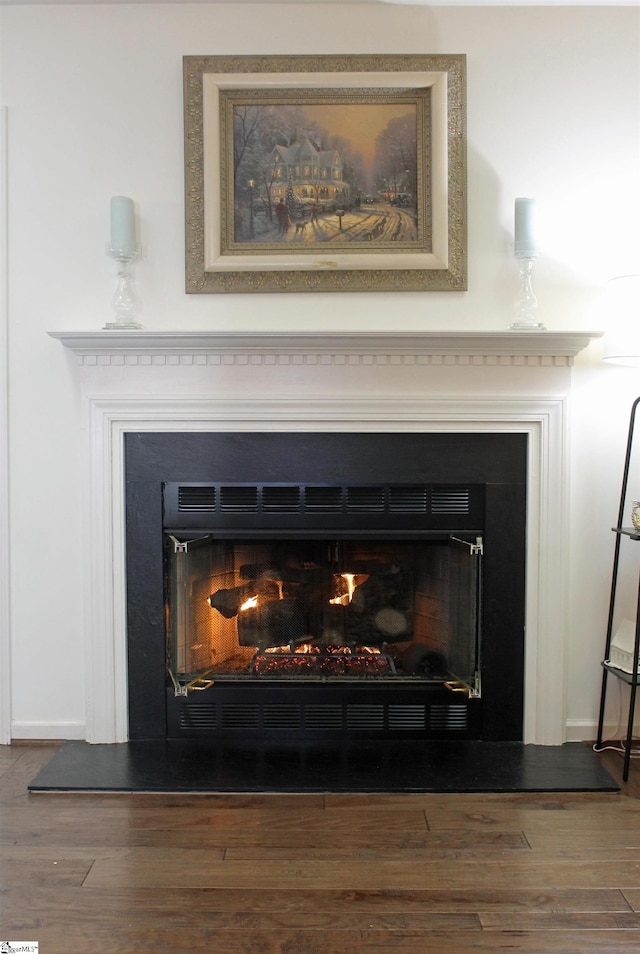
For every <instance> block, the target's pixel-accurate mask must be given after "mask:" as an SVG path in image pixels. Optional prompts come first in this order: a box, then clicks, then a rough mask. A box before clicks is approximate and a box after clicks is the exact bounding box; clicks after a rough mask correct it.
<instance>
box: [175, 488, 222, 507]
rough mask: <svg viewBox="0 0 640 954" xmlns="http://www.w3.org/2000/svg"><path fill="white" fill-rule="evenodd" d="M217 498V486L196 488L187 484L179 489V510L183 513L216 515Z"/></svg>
mask: <svg viewBox="0 0 640 954" xmlns="http://www.w3.org/2000/svg"><path fill="white" fill-rule="evenodd" d="M216 497H217V494H216V488H215V486H211V485H207V486H204V487H194V486H193V485H191V484H187V485H186V486H181V487H178V509H179V510H180V512H181V513H214V512H215V509H216Z"/></svg>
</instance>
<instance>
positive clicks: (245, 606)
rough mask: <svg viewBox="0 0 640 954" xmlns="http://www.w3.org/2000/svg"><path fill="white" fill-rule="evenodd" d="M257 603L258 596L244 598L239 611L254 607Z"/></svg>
mask: <svg viewBox="0 0 640 954" xmlns="http://www.w3.org/2000/svg"><path fill="white" fill-rule="evenodd" d="M257 605H258V597H257V596H250V597H249V599H248V600H245V601H244V603H243V604H242V606H241V607H240V612H242V611H243V610H248V609H254V607H256V606H257Z"/></svg>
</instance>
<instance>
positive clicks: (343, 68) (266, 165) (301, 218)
mask: <svg viewBox="0 0 640 954" xmlns="http://www.w3.org/2000/svg"><path fill="white" fill-rule="evenodd" d="M184 117H185V213H186V290H187V292H188V293H196V294H197V293H218V292H240V293H247V292H305V291H464V290H465V289H466V281H467V278H466V260H467V255H466V61H465V57H464V56H463V55H442V56H423V55H412V56H396V55H380V56H373V55H365V56H329V55H327V56H264V57H263V56H237V57H231V56H186V57H185V58H184Z"/></svg>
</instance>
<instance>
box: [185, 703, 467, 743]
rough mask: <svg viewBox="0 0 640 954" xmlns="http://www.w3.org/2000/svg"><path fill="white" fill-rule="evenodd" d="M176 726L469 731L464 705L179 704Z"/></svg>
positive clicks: (190, 731) (202, 730) (198, 730)
mask: <svg viewBox="0 0 640 954" xmlns="http://www.w3.org/2000/svg"><path fill="white" fill-rule="evenodd" d="M178 728H179V731H180V732H181V733H184V734H185V735H194V734H203V735H206V734H216V733H218V732H224V731H232V732H234V733H235V732H238V733H240V732H243V731H250V732H256V731H258V732H262V731H264V732H266V733H270V732H277V733H283V734H285V733H291V732H293V733H294V734H296V735H297V734H301V735H302V734H304V733H305V732H310V733H317V732H328V733H340V734H342V733H347V734H348V733H349V732H370V733H371V732H373V733H376V734H380V735H384V734H387V733H391V734H396V733H400V734H406V733H410V734H412V733H422V734H426V735H427V736H429V735H434V736H446V735H447V734H449V733H455V734H459V733H462V732H466V731H468V729H469V710H468V708H467V706H466V705H430V706H429V705H422V704H403V703H389V704H384V703H382V704H371V705H363V704H342V703H326V704H322V703H317V704H316V703H313V704H307V705H305V704H304V703H301V704H298V703H280V704H279V703H264V704H260V703H256V704H248V705H244V704H239V703H231V702H227V703H225V702H222V703H218V704H215V703H213V704H211V705H208V704H202V703H198V704H190V703H189V702H188V701H184V700H183V701H182V703H181V704H180V707H179V716H178Z"/></svg>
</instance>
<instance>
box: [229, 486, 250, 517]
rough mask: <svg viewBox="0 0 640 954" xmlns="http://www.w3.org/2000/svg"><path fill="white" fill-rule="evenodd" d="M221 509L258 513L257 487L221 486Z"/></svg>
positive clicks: (232, 511) (231, 511) (233, 511)
mask: <svg viewBox="0 0 640 954" xmlns="http://www.w3.org/2000/svg"><path fill="white" fill-rule="evenodd" d="M220 510H221V511H222V512H223V513H257V512H258V488H257V487H243V486H239V487H221V488H220Z"/></svg>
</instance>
